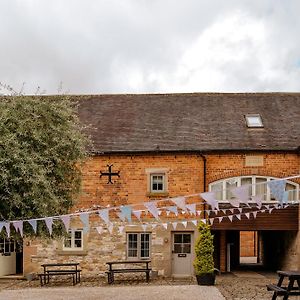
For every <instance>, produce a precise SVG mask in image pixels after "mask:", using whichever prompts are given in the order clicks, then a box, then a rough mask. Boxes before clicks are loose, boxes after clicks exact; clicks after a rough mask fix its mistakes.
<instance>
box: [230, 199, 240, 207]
mask: <svg viewBox="0 0 300 300" xmlns="http://www.w3.org/2000/svg"><path fill="white" fill-rule="evenodd" d="M229 203H230V204H231V206H234V207H239V206H240V200H239V199H237V198H233V199H230V200H229Z"/></svg>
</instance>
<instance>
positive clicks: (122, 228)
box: [119, 226, 125, 234]
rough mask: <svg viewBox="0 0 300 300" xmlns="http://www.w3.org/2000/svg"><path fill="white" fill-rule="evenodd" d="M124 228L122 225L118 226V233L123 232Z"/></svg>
mask: <svg viewBox="0 0 300 300" xmlns="http://www.w3.org/2000/svg"><path fill="white" fill-rule="evenodd" d="M124 228H125V227H124V226H119V233H120V234H122V233H123V230H124Z"/></svg>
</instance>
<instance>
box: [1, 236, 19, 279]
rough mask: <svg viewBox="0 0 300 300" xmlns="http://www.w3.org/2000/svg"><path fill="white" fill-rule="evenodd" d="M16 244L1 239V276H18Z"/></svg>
mask: <svg viewBox="0 0 300 300" xmlns="http://www.w3.org/2000/svg"><path fill="white" fill-rule="evenodd" d="M15 250H16V247H15V242H14V241H11V240H9V239H5V238H0V276H5V275H12V274H16V252H15Z"/></svg>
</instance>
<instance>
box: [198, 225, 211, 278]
mask: <svg viewBox="0 0 300 300" xmlns="http://www.w3.org/2000/svg"><path fill="white" fill-rule="evenodd" d="M198 231H199V233H200V234H199V237H198V239H197V241H196V244H195V253H196V258H195V260H194V268H195V272H196V275H203V274H207V273H213V272H214V257H213V253H214V244H213V239H214V236H213V235H212V234H211V232H210V226H209V225H207V224H204V223H203V222H200V223H199V225H198Z"/></svg>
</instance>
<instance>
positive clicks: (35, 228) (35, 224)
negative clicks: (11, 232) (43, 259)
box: [28, 219, 37, 234]
mask: <svg viewBox="0 0 300 300" xmlns="http://www.w3.org/2000/svg"><path fill="white" fill-rule="evenodd" d="M28 223H29V224H30V225H31V227H32V229H33V231H34V233H35V234H36V231H37V220H34V219H33V220H28Z"/></svg>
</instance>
